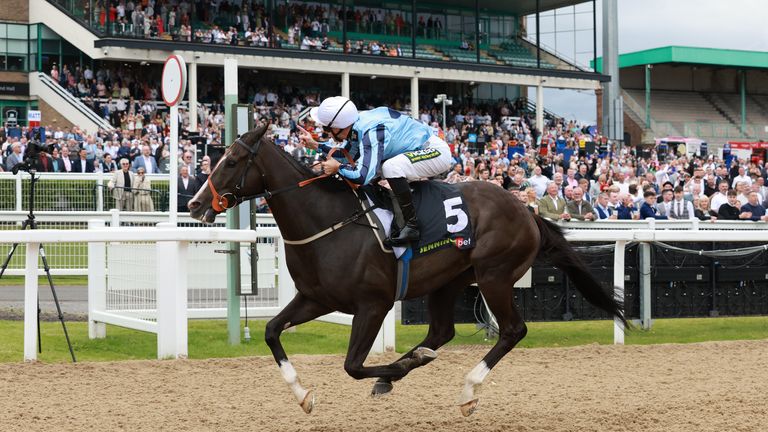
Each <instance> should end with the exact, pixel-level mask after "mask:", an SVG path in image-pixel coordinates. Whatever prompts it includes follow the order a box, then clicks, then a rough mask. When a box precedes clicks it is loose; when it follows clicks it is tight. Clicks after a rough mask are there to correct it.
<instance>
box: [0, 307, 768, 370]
mask: <svg viewBox="0 0 768 432" xmlns="http://www.w3.org/2000/svg"><path fill="white" fill-rule="evenodd" d="M264 325H265V322H264V321H251V322H250V323H249V327H250V329H251V337H252V340H251V341H250V342H249V343H243V344H241V345H238V346H230V345H228V344H227V323H226V321H224V320H204V321H190V324H189V356H190V358H198V359H199V358H214V357H239V356H254V355H270V352H269V349H268V348H267V346H266V345H265V344H264V342H263V341H264ZM23 327H24V325H23V322H22V321H0V362H17V361H21V360H22V358H23V332H24V329H23ZM67 328H68V330H69V334H70V338H71V340H72V343H73V345H74V348H75V355H76V356H77V358H78V361H111V360H129V359H155V358H156V357H157V339H156V337H155V335H152V334H149V333H142V332H139V331H134V330H127V329H124V328H120V327H115V326H108V328H107V338H106V339H101V340H90V339H88V325H87V323H84V322H68V323H67ZM349 331H350V328H349V327H347V326H342V325H337V324H327V323H319V322H311V323H308V324H304V325H301V326H299V327H298V328H297V329H296V331H293V332H285V333H283V336H282V341H283V344H284V346H285V349H286V351H287V352H288V353H289V355H290V354H299V353H300V354H343V353H345V352H346V349H347V343H348V339H349ZM456 332H457V334H456V337H455V338H454V340H453V341H451V344H452V345H476V344H486V345H491V344H493V343H495V340H494V339H491V340H486V339H485V334H484V333H485V332H483V331H478V330H477V328H476V327H475V326H474V325H472V324H459V325H457V326H456ZM426 333H427V326H423V325H417V326H403V325H400V324H398V325H397V351H398V352H404V351H407V350H408V349H410V348H411V347H413V346H414V345H416V344H418V343H419V342H420V341H421V340H422V339H423V338H424V336H425V335H426ZM766 338H768V317H738V318H691V319H688V318H680V319H660V320H656V321H655V322H654V326H653V329H652V330H650V331H642V330H634V331H632V332H630V333H629V334H627V337H626V343H627V344H636V345H647V344H658V343H691V342H703V341H722V340H747V339H766ZM612 342H613V322H611V321H576V322H547V323H529V324H528V336H527V337H526V338H525V339H524V340H523V341H522V342H521V343H520V345H519V346H521V347H526V348H540V347H564V346H575V345H585V344H590V343H599V344H610V343H612ZM42 345H43V353H42V354H41V355H39V359H40V360H42V361H45V362H61V361H69V352H68V350H67V346H66V341H65V339H64V333H63V331H62V329H61V324H60V323H59V322H44V323H42Z"/></svg>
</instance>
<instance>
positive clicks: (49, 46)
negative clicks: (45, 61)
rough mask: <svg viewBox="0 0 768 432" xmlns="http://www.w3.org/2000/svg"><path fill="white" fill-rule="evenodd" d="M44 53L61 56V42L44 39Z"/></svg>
mask: <svg viewBox="0 0 768 432" xmlns="http://www.w3.org/2000/svg"><path fill="white" fill-rule="evenodd" d="M42 49H43V52H44V53H48V54H56V55H58V54H59V41H58V40H45V39H43V46H42Z"/></svg>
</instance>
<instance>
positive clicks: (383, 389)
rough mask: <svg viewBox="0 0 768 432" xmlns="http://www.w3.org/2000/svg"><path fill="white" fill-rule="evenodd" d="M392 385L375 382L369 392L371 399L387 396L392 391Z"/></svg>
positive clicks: (385, 382)
mask: <svg viewBox="0 0 768 432" xmlns="http://www.w3.org/2000/svg"><path fill="white" fill-rule="evenodd" d="M392 388H393V387H392V383H391V382H387V381H376V383H375V384H373V390H371V397H373V398H380V397H383V396H386V395H388V394H389V392H391V391H392Z"/></svg>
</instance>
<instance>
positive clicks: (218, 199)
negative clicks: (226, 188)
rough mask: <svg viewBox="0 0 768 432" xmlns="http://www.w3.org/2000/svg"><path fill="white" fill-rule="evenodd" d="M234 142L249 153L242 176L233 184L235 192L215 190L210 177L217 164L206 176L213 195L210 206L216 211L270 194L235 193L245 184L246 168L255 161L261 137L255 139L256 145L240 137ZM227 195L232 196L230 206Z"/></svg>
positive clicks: (222, 210) (219, 211)
mask: <svg viewBox="0 0 768 432" xmlns="http://www.w3.org/2000/svg"><path fill="white" fill-rule="evenodd" d="M235 144H238V145H240V146H241V147H243V148H245V149H246V150H248V152H249V153H250V156H249V157H248V164H247V165H246V166H245V170H244V171H243V174H242V176H240V181H239V182H238V183H237V184H236V185H235V192H225V193H224V194H223V195H222V194H220V193H219V192H217V191H216V187H215V186H214V185H213V181H212V180H213V179H212V177H213V173H214V172H216V170H217V169H218V168H219V167H218V166H216V167H215V168H214V169H213V171H211V174H210V175H209V176H208V187H209V188H210V189H211V194H213V197H212V198H211V207H212V208H213V210H214V211H216V212H217V213H223V212H224V211H225V210H227V209H230V208H232V207H235V206H237V205H238V204H240V203H242V202H243V201H247V200H249V199H254V198H258V197H259V195H264V196H267V195H269V196H271V195H272V193H269V192H268V191H267V192H266V193H265V194H259V195H254V196H252V197H242V196H238V195H236V192H239V191H241V190H242V189H243V186H244V185H245V179H246V177H248V170H250V169H251V165H253V164H254V163H255V158H256V153H258V151H259V147H260V145H261V139H259V140H258V141H256V145H254V146H253V147H251V146H249V145H248V144H246V143H244V142H243V141H242V140H241V139H240V138H238V139H236V140H235ZM263 175H264V174H262V176H263ZM265 186H266V185H265ZM265 191H266V187H265ZM228 195H229V196H231V197H232V200H231V201H232V203H233V204H232V205H231V206H230V199H229V198H227V196H228Z"/></svg>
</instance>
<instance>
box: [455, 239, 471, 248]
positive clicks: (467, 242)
mask: <svg viewBox="0 0 768 432" xmlns="http://www.w3.org/2000/svg"><path fill="white" fill-rule="evenodd" d="M454 241H455V242H456V247H457V248H459V249H464V248H468V247H470V246H472V239H469V238H464V237H456V239H455V240H454Z"/></svg>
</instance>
